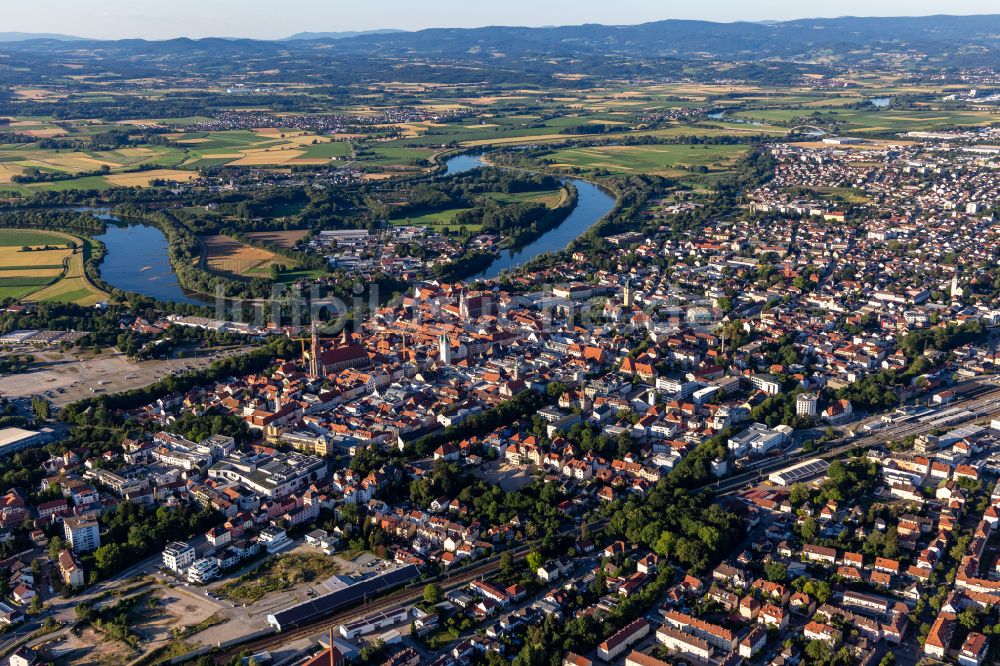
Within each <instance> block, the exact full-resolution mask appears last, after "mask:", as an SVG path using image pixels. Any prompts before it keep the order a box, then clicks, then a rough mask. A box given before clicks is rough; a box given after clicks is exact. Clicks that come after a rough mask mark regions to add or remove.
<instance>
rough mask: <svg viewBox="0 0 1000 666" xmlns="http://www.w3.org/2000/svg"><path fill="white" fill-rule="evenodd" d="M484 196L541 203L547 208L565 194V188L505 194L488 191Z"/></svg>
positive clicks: (513, 201) (500, 200)
mask: <svg viewBox="0 0 1000 666" xmlns="http://www.w3.org/2000/svg"><path fill="white" fill-rule="evenodd" d="M486 196H488V197H490V198H491V199H494V200H496V201H499V202H500V203H504V204H507V203H543V204H545V205H546V206H548V207H549V208H555V207H556V206H558V205H559V203H560V202H561V201H562V200H563V198H564V197H565V196H566V190H565V189H563V188H559V189H558V190H543V191H540V192H516V193H512V194H507V193H505V192H490V193H488V194H487V195H486Z"/></svg>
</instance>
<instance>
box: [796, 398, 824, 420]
mask: <svg viewBox="0 0 1000 666" xmlns="http://www.w3.org/2000/svg"><path fill="white" fill-rule="evenodd" d="M817 402H819V398H818V397H817V396H816V394H815V393H800V394H799V396H798V397H797V398H796V399H795V413H796V414H798V415H799V416H816V403H817Z"/></svg>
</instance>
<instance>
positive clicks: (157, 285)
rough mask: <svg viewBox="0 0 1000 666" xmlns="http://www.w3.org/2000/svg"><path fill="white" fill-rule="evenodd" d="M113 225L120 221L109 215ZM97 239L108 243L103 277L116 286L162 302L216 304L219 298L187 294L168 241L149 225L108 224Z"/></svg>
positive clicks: (103, 265)
mask: <svg viewBox="0 0 1000 666" xmlns="http://www.w3.org/2000/svg"><path fill="white" fill-rule="evenodd" d="M108 217H109V218H110V220H111V221H112V222H118V220H116V219H115V218H114V217H113V216H108ZM94 238H95V239H97V240H99V241H101V242H102V243H104V247H105V250H106V251H105V254H104V261H102V262H101V266H100V269H101V278H102V279H103V280H104V281H105V282H107V283H108V284H110V285H111V286H112V287H118V288H119V289H124V290H125V291H134V292H136V293H138V294H143V295H145V296H152V297H154V298H158V299H160V300H161V301H175V302H177V303H190V304H192V305H212V304H214V303H215V299H214V298H211V297H209V296H203V295H201V294H195V293H192V292H189V291H186V290H185V289H184V288H183V287H181V285H180V283H179V282H178V281H177V275H176V274H175V273H174V269H173V268H172V267H171V266H170V258H169V255H168V254H167V238H166V236H164V235H163V232H162V231H160V230H159V229H157V228H156V227H153V226H150V225H148V224H128V223H118V224H108V227H107V231H105V232H104V233H103V234H101V235H100V236H94Z"/></svg>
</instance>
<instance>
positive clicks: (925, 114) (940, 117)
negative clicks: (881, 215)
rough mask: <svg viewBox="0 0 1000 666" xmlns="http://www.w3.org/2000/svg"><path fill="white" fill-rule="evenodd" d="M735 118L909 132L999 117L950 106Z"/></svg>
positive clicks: (760, 112) (767, 112) (772, 112)
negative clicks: (936, 108)
mask: <svg viewBox="0 0 1000 666" xmlns="http://www.w3.org/2000/svg"><path fill="white" fill-rule="evenodd" d="M733 116H734V117H738V118H744V119H747V120H756V121H763V122H765V123H773V122H784V123H788V122H793V121H794V122H801V123H803V124H815V125H819V126H821V127H824V126H827V125H830V124H835V125H836V129H837V131H838V132H840V133H846V132H894V133H896V132H909V131H917V130H935V129H942V128H947V127H953V126H980V125H988V124H990V123H991V122H995V121H996V119H997V116H996V115H995V114H992V113H990V112H988V111H966V110H958V109H955V110H951V109H941V110H935V109H885V110H878V109H875V108H872V110H858V109H840V108H829V107H828V106H824V107H819V106H818V105H817V106H816V107H812V106H811V107H810V108H807V109H752V110H747V111H737V112H735V113H733Z"/></svg>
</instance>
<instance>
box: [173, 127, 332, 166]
mask: <svg viewBox="0 0 1000 666" xmlns="http://www.w3.org/2000/svg"><path fill="white" fill-rule="evenodd" d="M167 136H168V137H169V138H171V139H173V140H174V141H175V142H177V143H178V144H179V145H181V146H183V147H184V148H185V150H186V153H187V157H186V159H185V160H184V162H183V166H185V167H188V168H192V169H197V168H206V167H212V166H221V165H224V164H228V165H233V166H284V165H296V164H298V165H321V164H326V163H327V162H329V161H330V159H331V158H334V157H337V158H344V157H348V156H350V154H351V146H350V144H349V143H347V142H345V141H334V140H332V139H330V138H329V137H325V136H320V135H318V134H309V133H306V132H302V131H298V130H287V131H286V130H281V129H277V128H262V129H257V130H253V131H251V130H230V131H218V132H189V133H177V134H170V135H167Z"/></svg>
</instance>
